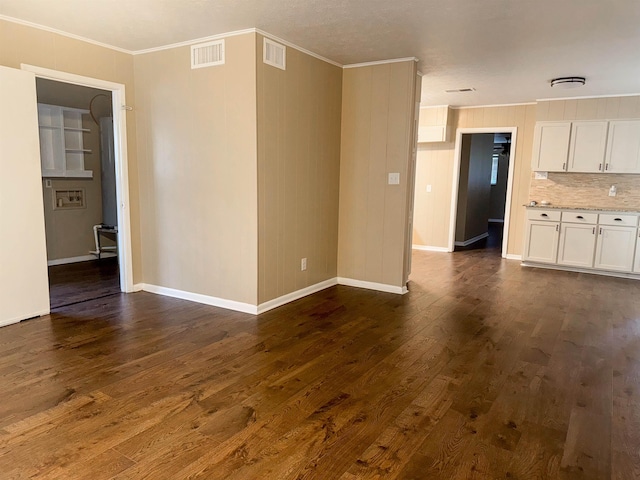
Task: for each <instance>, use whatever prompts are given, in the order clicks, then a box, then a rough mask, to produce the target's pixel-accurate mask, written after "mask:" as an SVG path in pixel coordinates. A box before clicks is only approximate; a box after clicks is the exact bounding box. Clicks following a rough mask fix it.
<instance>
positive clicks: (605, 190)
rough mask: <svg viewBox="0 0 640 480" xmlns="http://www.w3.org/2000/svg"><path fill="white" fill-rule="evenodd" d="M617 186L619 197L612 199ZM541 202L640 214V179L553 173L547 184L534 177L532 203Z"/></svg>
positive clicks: (636, 177)
mask: <svg viewBox="0 0 640 480" xmlns="http://www.w3.org/2000/svg"><path fill="white" fill-rule="evenodd" d="M611 185H615V186H616V188H617V195H616V196H615V197H610V196H609V188H610V187H611ZM531 200H535V201H536V202H538V203H540V201H542V200H546V201H548V202H551V204H552V205H563V206H568V207H597V208H610V209H612V210H615V209H616V208H625V209H629V208H630V209H637V210H638V211H640V175H624V174H614V173H611V174H601V173H600V174H598V173H551V172H549V178H548V179H546V180H536V179H535V174H534V173H532V175H531V184H530V188H529V201H531Z"/></svg>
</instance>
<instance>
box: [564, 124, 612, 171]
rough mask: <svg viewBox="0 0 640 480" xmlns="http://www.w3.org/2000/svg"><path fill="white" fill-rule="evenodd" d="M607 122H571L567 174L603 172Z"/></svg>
mask: <svg viewBox="0 0 640 480" xmlns="http://www.w3.org/2000/svg"><path fill="white" fill-rule="evenodd" d="M608 126H609V122H606V121H604V122H573V123H572V124H571V142H570V144H569V164H568V168H567V170H568V171H569V172H584V173H597V172H602V171H604V167H605V165H604V154H605V150H606V146H607V127H608Z"/></svg>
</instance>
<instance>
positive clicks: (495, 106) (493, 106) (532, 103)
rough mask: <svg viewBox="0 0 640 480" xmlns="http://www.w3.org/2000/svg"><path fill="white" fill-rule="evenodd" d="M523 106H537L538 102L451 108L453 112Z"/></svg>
mask: <svg viewBox="0 0 640 480" xmlns="http://www.w3.org/2000/svg"><path fill="white" fill-rule="evenodd" d="M523 105H537V102H522V103H496V104H495V105H470V106H468V107H465V106H464V105H462V106H451V107H450V108H451V109H453V110H462V109H463V108H498V107H521V106H523Z"/></svg>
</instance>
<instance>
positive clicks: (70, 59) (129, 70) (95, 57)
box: [0, 20, 142, 283]
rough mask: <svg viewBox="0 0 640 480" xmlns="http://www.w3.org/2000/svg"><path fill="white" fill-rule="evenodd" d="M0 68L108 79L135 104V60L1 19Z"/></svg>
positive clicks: (131, 145)
mask: <svg viewBox="0 0 640 480" xmlns="http://www.w3.org/2000/svg"><path fill="white" fill-rule="evenodd" d="M0 45H2V47H1V48H0V65H4V66H7V67H11V68H17V69H19V68H20V64H21V63H26V64H31V65H36V66H39V67H43V68H49V69H53V70H59V71H64V72H69V73H75V74H77V75H83V76H87V77H92V78H97V79H101V80H107V81H111V82H116V83H122V84H124V85H125V89H126V95H127V103H128V104H129V105H133V106H135V105H136V100H135V92H134V80H133V76H134V74H133V57H132V56H131V55H128V54H125V53H120V52H117V51H115V50H111V49H108V48H103V47H99V46H96V45H92V44H89V43H85V42H82V41H79V40H75V39H72V38H68V37H64V36H61V35H57V34H55V33H51V32H46V31H43V30H39V29H35V28H31V27H27V26H24V25H19V24H16V23H12V22H7V21H4V20H0ZM135 117H136V112H135V109H134V111H132V112H128V113H127V142H128V145H127V150H128V161H129V195H130V202H129V203H130V212H131V242H132V254H133V280H134V282H135V283H137V282H141V281H142V263H141V255H140V252H141V245H140V229H139V227H138V226H139V224H140V211H139V208H138V206H139V197H138V195H139V193H138V163H137V158H136V118H135Z"/></svg>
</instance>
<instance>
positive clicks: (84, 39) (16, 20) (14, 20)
mask: <svg viewBox="0 0 640 480" xmlns="http://www.w3.org/2000/svg"><path fill="white" fill-rule="evenodd" d="M0 20H4V21H7V22H10V23H17V24H18V25H24V26H25V27H31V28H37V29H38V30H44V31H45V32H50V33H55V34H57V35H61V36H63V37H68V38H73V39H74V40H80V41H81V42H86V43H90V44H92V45H96V46H98V47H104V48H108V49H110V50H115V51H116V52H120V53H127V54H129V55H133V53H134V52H132V51H131V50H127V49H124V48H120V47H115V46H113V45H109V44H108V43H102V42H98V41H96V40H91V39H90V38H87V37H83V36H80V35H75V34H73V33H68V32H64V31H62V30H57V29H55V28H51V27H47V26H45V25H40V24H39V23H33V22H28V21H26V20H20V19H19V18H13V17H8V16H6V15H0Z"/></svg>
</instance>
